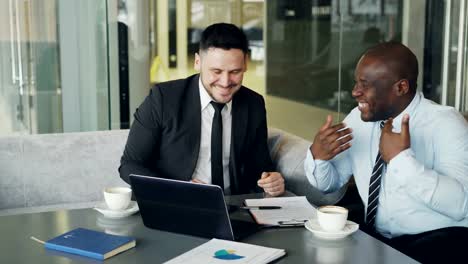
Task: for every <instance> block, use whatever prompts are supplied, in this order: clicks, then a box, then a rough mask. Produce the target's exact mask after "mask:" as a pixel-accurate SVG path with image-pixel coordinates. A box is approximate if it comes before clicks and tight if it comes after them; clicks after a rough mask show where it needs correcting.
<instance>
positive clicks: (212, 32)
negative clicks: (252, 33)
mask: <svg viewBox="0 0 468 264" xmlns="http://www.w3.org/2000/svg"><path fill="white" fill-rule="evenodd" d="M199 48H200V51H206V50H208V49H209V48H221V49H224V50H228V49H240V50H242V51H243V52H244V54H247V52H248V51H249V44H248V41H247V37H246V36H245V34H244V32H243V31H242V30H241V29H239V28H238V27H237V26H235V25H233V24H227V23H217V24H213V25H211V26H209V27H207V28H206V29H205V30H204V31H203V33H202V36H201V40H200V46H199Z"/></svg>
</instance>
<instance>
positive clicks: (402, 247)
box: [361, 225, 468, 263]
mask: <svg viewBox="0 0 468 264" xmlns="http://www.w3.org/2000/svg"><path fill="white" fill-rule="evenodd" d="M361 226H362V228H361V230H362V231H364V232H366V233H368V234H369V235H371V236H373V237H375V238H377V239H379V240H380V241H382V242H384V243H386V244H388V245H390V246H391V247H393V248H394V249H396V250H398V251H400V252H402V253H404V254H405V255H408V256H410V257H411V258H413V259H415V260H417V261H419V262H421V263H468V228H467V227H446V228H441V229H436V230H431V231H427V232H423V233H419V234H414V235H403V236H400V237H396V238H392V239H388V238H385V237H383V236H381V235H380V234H378V233H376V232H373V231H372V230H369V229H368V228H367V227H366V226H365V225H361Z"/></svg>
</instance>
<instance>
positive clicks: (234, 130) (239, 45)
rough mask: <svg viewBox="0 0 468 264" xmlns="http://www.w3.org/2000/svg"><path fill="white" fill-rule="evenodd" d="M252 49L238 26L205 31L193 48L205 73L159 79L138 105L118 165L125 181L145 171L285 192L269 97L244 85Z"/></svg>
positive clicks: (234, 190)
mask: <svg viewBox="0 0 468 264" xmlns="http://www.w3.org/2000/svg"><path fill="white" fill-rule="evenodd" d="M247 51H248V42H247V38H246V36H245V34H244V33H243V32H242V31H241V30H240V29H239V28H237V27H236V26H235V25H232V24H225V23H219V24H213V25H211V26H209V27H207V28H206V29H205V30H204V31H203V33H202V37H201V41H200V48H199V52H198V53H197V54H195V69H196V70H198V71H199V72H200V74H196V75H192V76H190V77H188V78H186V79H180V80H175V81H169V82H165V83H160V84H157V85H156V86H155V87H153V88H152V89H151V91H150V94H149V95H148V97H146V99H145V100H144V102H143V103H142V104H141V105H140V107H139V108H138V109H137V110H136V113H135V121H134V122H133V124H132V127H131V129H130V133H129V136H128V140H127V145H126V146H125V151H124V154H123V156H122V159H121V165H120V168H119V171H120V177H121V178H122V179H123V180H125V181H126V182H129V175H130V174H140V175H151V176H155V177H162V178H169V179H177V180H185V181H193V182H198V183H208V184H210V183H212V184H216V185H219V186H221V187H222V188H223V189H224V191H225V193H226V194H242V193H249V192H253V191H259V190H261V189H260V188H262V189H263V190H264V191H265V192H266V193H267V194H269V195H272V196H277V195H280V194H282V193H283V192H284V179H283V177H282V176H281V174H280V173H278V172H273V169H274V168H273V163H272V161H271V158H270V156H269V151H268V146H267V122H266V110H265V102H264V100H263V97H262V96H261V95H259V94H257V93H255V92H254V91H252V90H250V89H248V88H246V87H244V86H242V79H243V75H244V72H245V71H246V69H247ZM259 187H260V188H259Z"/></svg>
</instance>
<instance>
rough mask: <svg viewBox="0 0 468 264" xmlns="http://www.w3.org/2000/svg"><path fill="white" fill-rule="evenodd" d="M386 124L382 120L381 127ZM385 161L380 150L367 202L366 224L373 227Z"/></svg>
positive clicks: (373, 170)
mask: <svg viewBox="0 0 468 264" xmlns="http://www.w3.org/2000/svg"><path fill="white" fill-rule="evenodd" d="M384 125H385V121H381V122H380V129H382V128H383V127H384ZM385 165H386V164H385V161H384V160H383V159H382V156H381V155H380V151H379V153H378V154H377V157H376V158H375V164H374V168H373V169H372V175H371V178H370V184H369V199H368V203H367V214H366V224H367V225H368V226H369V227H371V228H372V229H373V228H374V227H375V216H376V215H377V207H378V205H379V193H380V183H381V180H382V171H383V168H384V166H385Z"/></svg>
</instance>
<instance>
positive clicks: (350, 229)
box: [304, 219, 359, 239]
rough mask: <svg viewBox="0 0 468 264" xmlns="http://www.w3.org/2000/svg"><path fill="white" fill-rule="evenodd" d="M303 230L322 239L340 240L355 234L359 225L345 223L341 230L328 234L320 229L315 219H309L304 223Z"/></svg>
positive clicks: (350, 222)
mask: <svg viewBox="0 0 468 264" xmlns="http://www.w3.org/2000/svg"><path fill="white" fill-rule="evenodd" d="M304 226H305V228H307V230H309V231H310V232H312V233H313V234H314V235H315V236H317V237H320V238H324V239H341V238H345V237H347V236H349V235H351V234H352V233H354V232H356V231H357V230H358V229H359V225H358V224H356V223H354V222H352V221H347V222H346V225H345V227H344V228H343V230H340V231H336V232H329V231H325V230H323V229H322V227H321V226H320V225H319V223H318V221H317V219H311V220H309V221H307V222H306V223H305V225H304Z"/></svg>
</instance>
